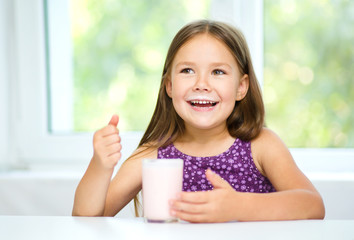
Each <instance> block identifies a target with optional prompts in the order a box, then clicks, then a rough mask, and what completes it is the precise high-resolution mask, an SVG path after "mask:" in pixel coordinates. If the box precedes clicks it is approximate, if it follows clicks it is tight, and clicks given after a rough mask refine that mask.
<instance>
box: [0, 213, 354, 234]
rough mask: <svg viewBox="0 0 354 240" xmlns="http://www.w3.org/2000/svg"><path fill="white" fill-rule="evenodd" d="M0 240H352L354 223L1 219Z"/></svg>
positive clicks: (89, 218)
mask: <svg viewBox="0 0 354 240" xmlns="http://www.w3.org/2000/svg"><path fill="white" fill-rule="evenodd" d="M0 239H2V240H12V239H21V240H22V239H24V240H31V239H33V240H34V239H35V240H40V239H46V240H51V239H61V240H70V239H84V240H89V239H100V240H101V239H102V240H107V239H115V240H125V239H129V240H132V239H139V240H140V239H153V240H159V239H166V240H174V239H178V240H185V239H193V240H208V239H213V240H224V239H242V240H245V239H262V240H263V239H272V240H275V239H282V240H284V239H311V240H313V239H321V240H323V239H335V240H342V239H351V240H353V239H354V220H323V221H322V220H302V221H281V222H232V223H213V224H190V223H186V222H179V223H169V224H160V223H146V222H144V220H143V219H142V218H109V217H104V218H103V217H69V216H68V217H59V216H53V217H48V216H38V217H35V216H0Z"/></svg>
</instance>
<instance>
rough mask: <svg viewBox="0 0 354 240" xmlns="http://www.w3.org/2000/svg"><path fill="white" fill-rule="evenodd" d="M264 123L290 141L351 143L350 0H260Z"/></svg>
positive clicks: (353, 12) (353, 49) (353, 55)
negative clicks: (262, 23) (262, 15)
mask: <svg viewBox="0 0 354 240" xmlns="http://www.w3.org/2000/svg"><path fill="white" fill-rule="evenodd" d="M264 20H265V24H264V27H265V28H264V34H265V44H264V46H265V53H264V55H265V61H264V62H265V68H264V99H265V103H266V113H267V115H266V119H267V125H268V126H269V127H270V128H272V129H274V130H275V131H276V132H277V133H278V134H280V136H281V137H282V139H284V140H285V142H286V144H288V145H289V146H290V147H354V114H353V109H354V87H353V86H354V85H353V83H354V77H353V76H354V44H353V43H354V31H353V28H354V1H351V0H311V1H290V0H289V1H288V0H287V1H281V0H267V1H264Z"/></svg>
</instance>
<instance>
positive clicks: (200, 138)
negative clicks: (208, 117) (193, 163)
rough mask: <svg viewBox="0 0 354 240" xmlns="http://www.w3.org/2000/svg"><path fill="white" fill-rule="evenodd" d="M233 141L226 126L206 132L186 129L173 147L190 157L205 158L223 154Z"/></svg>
mask: <svg viewBox="0 0 354 240" xmlns="http://www.w3.org/2000/svg"><path fill="white" fill-rule="evenodd" d="M234 141H235V139H234V138H233V137H232V136H231V135H230V133H229V131H228V130H227V127H226V126H225V127H224V128H217V129H208V130H204V129H193V128H188V127H186V131H185V134H183V136H180V137H179V138H178V139H176V141H175V142H174V145H175V147H176V148H177V149H178V150H180V151H181V152H183V153H185V154H188V155H190V156H199V157H207V156H215V155H218V154H221V153H223V152H225V151H226V150H227V149H229V147H230V146H231V145H232V144H233V142H234Z"/></svg>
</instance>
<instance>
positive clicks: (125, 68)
mask: <svg viewBox="0 0 354 240" xmlns="http://www.w3.org/2000/svg"><path fill="white" fill-rule="evenodd" d="M209 5H210V4H209V1H196V0H194V1H190V0H184V1H175V0H151V1H131V0H100V1H97V0H72V1H71V19H72V37H73V51H74V59H73V64H74V79H75V80H74V81H75V82H74V91H75V93H74V97H75V103H74V130H75V131H76V132H80V131H94V130H97V129H98V128H101V127H102V124H103V123H105V122H107V121H109V119H110V115H111V114H113V113H117V114H119V115H120V117H121V118H120V122H119V129H120V130H121V131H134V130H144V129H145V127H146V125H147V123H148V122H149V120H150V118H151V115H152V112H153V109H154V107H155V103H156V98H157V92H158V88H159V84H160V79H161V73H162V68H163V63H164V60H165V55H166V54H167V49H168V46H169V44H170V42H171V41H172V38H173V36H174V35H175V34H176V32H177V31H178V30H179V29H180V28H181V27H182V26H183V25H184V24H186V23H187V22H189V21H191V20H193V19H199V18H206V17H207V14H208V12H209Z"/></svg>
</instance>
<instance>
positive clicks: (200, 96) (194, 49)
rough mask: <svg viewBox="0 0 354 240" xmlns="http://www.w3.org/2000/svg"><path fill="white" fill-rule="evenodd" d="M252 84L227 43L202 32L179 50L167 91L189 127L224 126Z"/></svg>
mask: <svg viewBox="0 0 354 240" xmlns="http://www.w3.org/2000/svg"><path fill="white" fill-rule="evenodd" d="M248 84H249V81H248V76H247V75H246V74H245V75H243V76H241V74H240V72H239V69H238V65H237V62H236V60H235V59H234V57H233V55H232V54H231V52H230V51H229V49H228V48H227V46H226V45H225V44H224V43H223V42H221V41H220V40H218V39H216V38H215V37H213V36H211V35H209V34H199V35H196V36H195V37H193V38H192V39H190V40H188V41H187V42H186V43H185V44H184V45H182V47H181V48H180V49H179V50H178V52H177V54H176V56H175V58H174V60H173V62H172V66H171V75H170V79H169V82H168V83H167V85H166V91H167V94H168V95H169V96H170V97H171V98H172V102H173V106H174V108H175V110H176V112H177V113H178V115H179V116H180V117H181V118H182V119H183V120H184V123H185V125H186V127H194V128H197V129H211V128H215V127H220V126H221V127H223V128H224V127H225V126H226V120H227V118H228V117H229V116H230V114H231V112H232V111H233V109H234V106H235V103H236V101H237V100H241V99H242V98H243V97H244V96H245V95H246V93H247V90H248Z"/></svg>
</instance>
